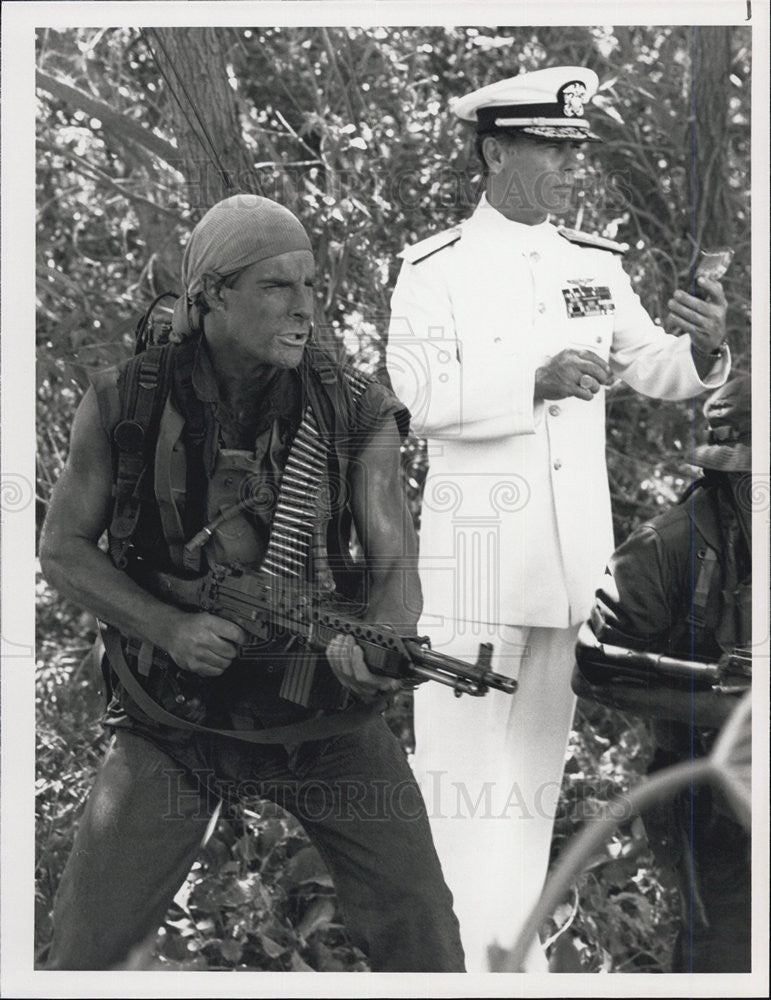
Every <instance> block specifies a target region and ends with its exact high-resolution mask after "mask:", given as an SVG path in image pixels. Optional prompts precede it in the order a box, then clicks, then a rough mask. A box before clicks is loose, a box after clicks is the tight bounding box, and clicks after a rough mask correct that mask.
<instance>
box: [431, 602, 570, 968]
mask: <svg viewBox="0 0 771 1000" xmlns="http://www.w3.org/2000/svg"><path fill="white" fill-rule="evenodd" d="M461 629H466V630H468V631H466V633H465V634H459V630H461ZM424 630H425V631H428V632H429V633H430V634H431V639H432V644H433V646H434V648H435V649H437V650H438V651H441V652H443V653H448V654H450V655H453V656H457V657H459V658H461V659H466V660H469V661H473V660H475V659H476V655H477V649H478V644H479V642H482V641H490V642H492V643H493V644H494V654H493V664H492V666H493V669H494V670H497V671H498V672H500V673H506V674H508V675H509V676H514V677H516V678H517V680H518V682H519V687H518V689H517V691H516V693H515V694H514V695H507V694H503V693H501V692H498V691H493V690H491V691H489V692H488V693H487V694H486V695H485V696H484V697H482V698H474V697H471V696H468V695H463V696H461V697H460V698H456V697H455V695H454V694H453V692H452V690H451V689H450V688H446V687H443V686H441V685H439V684H435V683H428V684H424V685H422V686H421V687H420V688H419V689H418V691H417V692H416V695H415V737H416V752H415V758H414V761H413V767H414V770H415V773H416V777H417V779H418V782H419V784H420V786H421V789H422V791H423V795H424V797H425V799H426V805H427V808H428V815H429V820H430V822H431V830H432V834H433V837H434V843H435V845H436V849H437V853H438V854H439V859H440V861H441V864H442V870H443V872H444V876H445V880H446V882H447V884H448V885H449V887H450V890H451V892H452V894H453V897H454V908H455V913H456V915H457V917H458V920H459V921H460V929H461V939H462V941H463V947H464V950H465V952H466V968H467V970H468V971H469V972H486V971H488V969H489V965H488V961H487V959H488V955H487V950H488V947H490V946H494V945H498V946H499V947H503V948H510V947H511V946H512V944H513V943H514V941H515V940H516V937H517V935H518V933H519V931H520V929H521V927H522V925H523V923H524V921H525V920H526V919H527V916H528V915H529V913H530V911H531V909H532V908H533V906H534V905H535V903H536V902H537V900H538V897H539V895H540V892H541V889H542V887H543V883H544V879H545V876H546V870H547V867H548V862H549V848H550V844H551V837H552V828H553V825H554V817H555V814H556V808H557V801H558V797H559V789H560V784H561V781H562V773H563V769H564V763H565V752H566V747H567V741H568V736H569V733H570V727H571V723H572V720H573V711H574V708H575V700H576V699H575V696H574V695H573V692H572V691H571V688H570V675H571V671H572V667H573V663H574V647H575V642H576V635H577V631H578V628H577V626H576V627H571V628H567V629H554V628H526V627H524V628H517V627H512V626H487V625H479V624H474V625H470V624H469V623H460V622H451V621H449V622H448V621H445V622H444V624H443V625H442V626H441V628H439V629H437V630H435V631H433V632H432V631H431V630H430V629H424ZM469 632H471V634H469ZM526 971H528V972H536V971H546V961H545V957H544V956H543V952H542V951H541V949H540V947H539V946H537V945H536V946H535V947H534V948H532V949H531V952H530V956H529V958H528V961H527V963H526Z"/></svg>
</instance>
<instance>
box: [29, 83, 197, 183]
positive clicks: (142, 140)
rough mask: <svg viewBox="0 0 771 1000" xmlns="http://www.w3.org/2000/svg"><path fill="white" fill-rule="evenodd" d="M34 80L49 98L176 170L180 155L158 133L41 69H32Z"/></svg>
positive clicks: (174, 147)
mask: <svg viewBox="0 0 771 1000" xmlns="http://www.w3.org/2000/svg"><path fill="white" fill-rule="evenodd" d="M35 80H36V83H37V85H38V87H40V89H41V90H45V91H47V92H48V93H49V94H51V95H52V96H53V97H58V98H59V99H60V100H62V101H64V102H65V104H68V105H69V106H70V107H71V108H76V109H77V110H79V111H85V112H86V113H87V114H89V115H92V116H93V117H94V118H98V119H99V121H100V122H101V123H102V124H103V125H104V126H105V127H106V128H108V129H109V130H110V132H112V133H113V135H114V136H115V137H116V138H117V139H119V140H121V141H124V142H125V141H126V140H130V141H131V142H135V143H137V144H138V145H140V146H143V147H144V148H145V149H146V150H148V151H149V152H151V153H153V154H154V155H155V156H158V157H160V158H161V159H162V160H164V161H165V162H166V163H168V164H169V166H171V167H173V168H174V169H175V170H179V162H180V159H181V154H180V152H179V150H178V149H177V148H176V146H172V144H171V143H170V142H166V140H165V139H161V138H160V136H157V135H156V134H155V133H154V132H151V131H150V130H149V129H146V128H144V127H143V126H142V125H140V124H139V123H138V122H135V121H134V120H133V119H132V118H128V117H127V116H126V115H122V114H121V113H120V112H119V111H115V110H114V108H111V107H110V106H109V105H108V104H105V103H104V101H100V100H99V98H97V97H92V95H91V94H86V93H85V92H84V91H82V90H78V88H77V87H72V86H70V84H68V83H64V82H63V81H62V80H58V79H57V78H56V77H53V76H50V75H49V74H48V73H44V72H43V70H40V69H39V70H37V71H36V73H35Z"/></svg>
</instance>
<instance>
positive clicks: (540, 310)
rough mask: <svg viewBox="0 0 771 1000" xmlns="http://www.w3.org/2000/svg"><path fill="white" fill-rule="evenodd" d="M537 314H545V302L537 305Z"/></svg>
mask: <svg viewBox="0 0 771 1000" xmlns="http://www.w3.org/2000/svg"><path fill="white" fill-rule="evenodd" d="M538 312H539V313H545V312H546V303H545V302H539V303H538Z"/></svg>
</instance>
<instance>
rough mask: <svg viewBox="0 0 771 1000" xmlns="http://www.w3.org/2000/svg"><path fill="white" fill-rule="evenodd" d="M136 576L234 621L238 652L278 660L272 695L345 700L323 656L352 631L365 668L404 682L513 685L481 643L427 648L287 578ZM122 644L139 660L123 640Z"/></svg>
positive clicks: (468, 687) (216, 572) (315, 702)
mask: <svg viewBox="0 0 771 1000" xmlns="http://www.w3.org/2000/svg"><path fill="white" fill-rule="evenodd" d="M140 582H141V583H142V586H144V587H146V588H147V589H148V590H150V591H151V592H152V593H154V594H155V595H156V596H157V597H159V598H161V599H162V600H165V601H167V602H169V603H172V604H176V605H177V606H182V607H187V608H189V609H191V610H199V611H208V612H209V613H210V614H214V615H218V616H219V617H222V618H227V619H228V620H229V621H232V622H234V623H235V624H236V625H239V626H240V627H241V628H242V629H243V630H244V631H245V632H247V633H248V634H249V636H250V642H249V643H247V644H246V645H244V646H242V647H240V649H239V651H238V656H239V657H240V658H243V659H247V660H248V659H262V660H263V662H270V663H271V665H279V666H283V679H282V682H281V688H280V690H279V694H280V696H281V697H282V698H286V699H287V700H288V701H292V702H294V703H295V704H298V705H303V706H305V707H311V708H343V707H345V705H346V703H347V700H348V696H349V692H348V690H347V689H345V688H343V686H342V685H341V684H340V683H339V682H338V681H337V679H336V678H335V677H334V674H333V673H332V670H331V667H330V666H329V664H328V663H327V662H326V658H325V657H324V651H325V650H326V648H327V646H328V644H329V642H330V641H331V640H332V639H333V638H334V637H335V636H338V635H351V636H353V638H354V639H355V640H356V643H357V644H358V645H359V646H360V647H361V649H362V651H363V653H364V659H365V661H366V663H367V666H368V667H369V669H370V670H371V671H372V673H374V674H380V675H382V676H385V677H392V678H397V679H399V680H401V681H403V682H405V683H407V684H418V683H420V682H422V681H425V680H432V681H438V682H439V683H440V684H445V685H447V686H449V687H451V688H452V689H453V690H454V692H455V694H456V695H457V696H460V695H461V694H469V695H474V696H477V697H479V696H481V695H484V694H486V693H487V691H488V690H489V689H490V688H495V690H497V691H503V692H504V693H506V694H513V693H514V691H516V688H517V682H516V681H515V680H514V679H513V678H511V677H506V676H504V675H503V674H498V673H496V672H494V671H493V670H491V669H490V661H491V656H492V645H491V644H490V643H481V644H480V647H479V658H478V660H477V662H476V663H475V664H469V663H466V662H465V661H463V660H458V659H455V657H452V656H446V655H445V654H443V653H438V652H436V651H434V650H432V649H431V648H430V645H429V640H428V638H426V637H414V638H413V637H404V636H401V635H400V634H399V633H398V632H397V631H396V630H395V629H394V628H392V627H391V626H389V625H375V624H369V623H367V622H366V621H364V620H362V617H361V614H362V612H363V608H362V607H361V606H359V605H356V604H355V603H353V602H350V601H345V600H342V599H340V598H330V597H329V596H326V595H321V594H319V593H318V591H316V590H314V588H312V587H310V586H307V585H304V584H302V583H299V582H297V581H295V580H287V579H284V578H282V577H275V576H269V575H267V574H265V573H260V572H255V571H253V570H248V569H245V568H243V567H239V566H216V567H214V568H213V569H212V570H211V571H210V572H209V573H208V574H207V575H206V576H204V577H201V578H199V579H196V580H184V579H181V578H179V577H176V576H172V575H171V574H167V573H161V572H157V571H153V572H152V573H150V574H149V575H148V576H147V577H145V578H143V579H141V581H140ZM128 649H129V652H136V653H137V654H138V655H139V658H140V660H141V654H140V653H139V650H137V649H135V648H132V644H131V641H130V642H129V647H128ZM140 672H141V671H140Z"/></svg>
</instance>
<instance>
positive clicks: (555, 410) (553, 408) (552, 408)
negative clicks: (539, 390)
mask: <svg viewBox="0 0 771 1000" xmlns="http://www.w3.org/2000/svg"><path fill="white" fill-rule="evenodd" d="M549 413H551V415H552V416H553V417H558V416H559V414H560V408H559V406H557V405H556V403H555V405H554V406H550V407H549Z"/></svg>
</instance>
